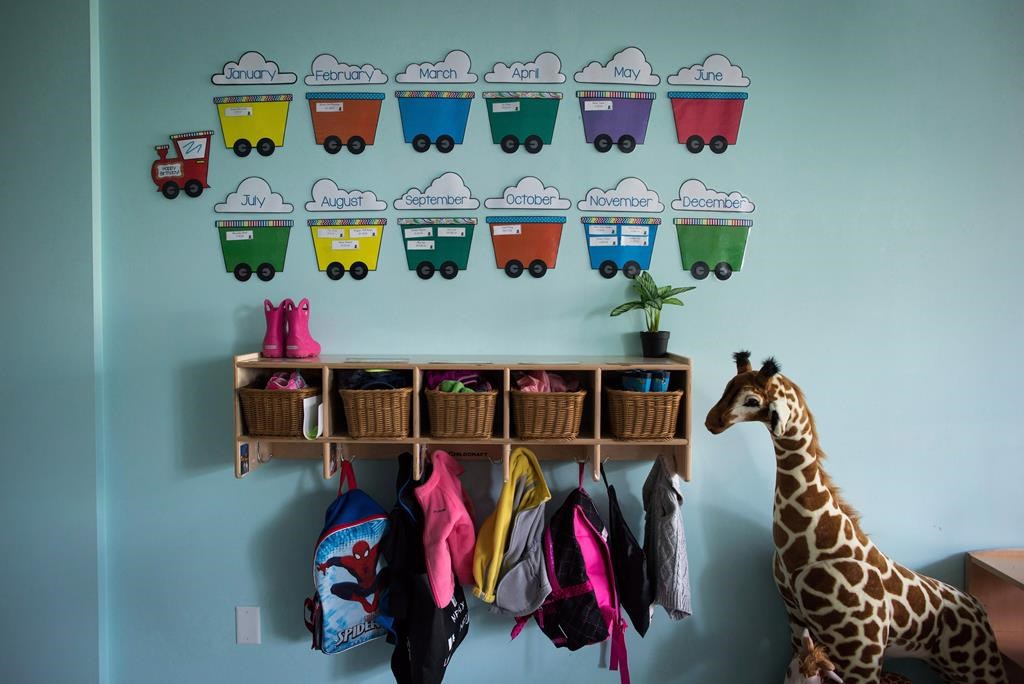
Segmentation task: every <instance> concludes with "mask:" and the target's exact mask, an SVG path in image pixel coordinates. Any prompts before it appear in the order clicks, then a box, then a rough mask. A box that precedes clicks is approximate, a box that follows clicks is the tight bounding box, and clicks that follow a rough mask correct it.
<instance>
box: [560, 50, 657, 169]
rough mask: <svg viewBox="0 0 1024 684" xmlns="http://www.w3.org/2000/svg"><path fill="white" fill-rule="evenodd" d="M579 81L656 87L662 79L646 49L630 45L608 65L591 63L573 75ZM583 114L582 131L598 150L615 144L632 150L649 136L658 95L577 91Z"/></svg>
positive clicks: (624, 149)
mask: <svg viewBox="0 0 1024 684" xmlns="http://www.w3.org/2000/svg"><path fill="white" fill-rule="evenodd" d="M574 78H575V79H576V82H577V83H607V84H614V85H623V86H655V85H658V84H659V83H660V82H661V78H660V77H659V76H657V75H655V74H654V73H653V69H652V67H651V64H650V62H648V61H647V57H646V56H644V53H643V51H642V50H641V49H640V48H637V47H628V48H626V49H625V50H622V51H620V52H618V53H616V54H615V56H614V57H612V58H611V59H610V60H609V61H608V62H607V63H606V64H602V63H601V62H596V61H595V62H590V63H589V64H588V65H587V66H585V67H583V68H582V69H581V70H580V71H577V72H576V74H575V75H574ZM576 97H577V98H579V101H580V111H581V112H582V115H583V134H584V138H585V139H586V141H587V142H588V143H590V144H592V145H593V146H594V149H596V150H597V151H598V152H607V151H608V150H610V149H611V148H612V145H616V146H618V148H619V150H620V151H622V152H625V153H627V154H628V153H630V152H632V151H633V150H635V149H636V146H637V145H642V144H643V143H644V141H645V140H646V138H647V123H648V121H649V120H650V118H651V105H652V103H653V101H654V98H655V95H654V93H653V92H649V91H637V90H578V91H576Z"/></svg>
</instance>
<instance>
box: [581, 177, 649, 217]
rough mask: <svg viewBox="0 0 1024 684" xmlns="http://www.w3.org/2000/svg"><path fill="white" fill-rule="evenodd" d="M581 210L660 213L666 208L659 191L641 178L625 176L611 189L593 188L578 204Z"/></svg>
mask: <svg viewBox="0 0 1024 684" xmlns="http://www.w3.org/2000/svg"><path fill="white" fill-rule="evenodd" d="M576 206H577V207H579V209H580V210H581V211H618V212H630V213H632V212H642V213H652V214H653V213H658V212H660V211H664V210H665V205H664V204H662V203H661V198H660V197H658V193H656V192H655V191H654V190H651V189H650V188H648V187H647V184H646V183H644V182H643V181H642V180H640V179H639V178H632V177H630V178H623V179H622V180H620V181H619V184H618V185H616V186H615V187H614V188H612V189H610V190H602V189H601V188H591V189H590V191H589V192H587V196H586V197H584V198H583V199H581V200H580V201H579V202H578V203H577V205H576Z"/></svg>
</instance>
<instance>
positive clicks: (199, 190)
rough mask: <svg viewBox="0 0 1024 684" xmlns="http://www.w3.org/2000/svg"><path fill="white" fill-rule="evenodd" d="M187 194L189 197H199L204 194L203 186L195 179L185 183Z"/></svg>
mask: <svg viewBox="0 0 1024 684" xmlns="http://www.w3.org/2000/svg"><path fill="white" fill-rule="evenodd" d="M185 194H186V195H188V196H189V197H199V196H200V195H202V194H203V184H202V183H200V182H199V181H197V180H196V179H195V178H193V179H191V180H190V181H188V182H187V183H185Z"/></svg>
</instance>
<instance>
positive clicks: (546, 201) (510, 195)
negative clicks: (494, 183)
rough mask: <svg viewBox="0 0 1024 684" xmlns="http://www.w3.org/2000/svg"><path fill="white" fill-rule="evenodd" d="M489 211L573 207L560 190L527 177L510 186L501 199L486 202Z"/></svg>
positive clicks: (491, 198) (492, 198)
mask: <svg viewBox="0 0 1024 684" xmlns="http://www.w3.org/2000/svg"><path fill="white" fill-rule="evenodd" d="M484 206H485V207H487V208H488V209H530V210H537V209H558V210H564V209H568V208H569V207H571V206H572V201H571V200H569V199H567V198H565V197H561V193H559V192H558V188H556V187H554V186H550V185H549V186H546V187H545V185H544V183H543V182H541V180H540V179H539V178H536V177H534V176H526V177H525V178H522V179H521V180H520V181H519V182H518V183H516V184H515V185H510V186H508V187H507V188H505V191H504V192H502V193H501V197H490V198H488V199H487V201H485V202H484Z"/></svg>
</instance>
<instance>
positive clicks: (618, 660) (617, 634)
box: [608, 610, 629, 684]
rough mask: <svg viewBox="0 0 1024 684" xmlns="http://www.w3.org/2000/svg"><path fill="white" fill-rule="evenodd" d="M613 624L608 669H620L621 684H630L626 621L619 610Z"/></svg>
mask: <svg viewBox="0 0 1024 684" xmlns="http://www.w3.org/2000/svg"><path fill="white" fill-rule="evenodd" d="M615 612H616V615H615V624H614V625H612V650H611V655H610V662H609V665H608V669H610V670H612V671H615V670H618V671H619V682H620V684H629V656H628V654H627V653H626V621H625V620H623V619H622V615H621V614H620V613H619V611H618V610H616V611H615Z"/></svg>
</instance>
